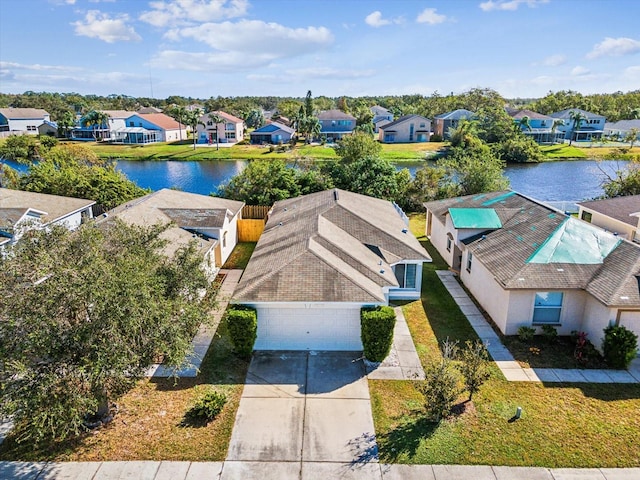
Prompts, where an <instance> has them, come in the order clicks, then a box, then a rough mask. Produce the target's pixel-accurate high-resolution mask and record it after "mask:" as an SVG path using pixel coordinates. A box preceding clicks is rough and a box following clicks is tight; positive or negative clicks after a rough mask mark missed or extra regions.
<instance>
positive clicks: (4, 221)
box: [0, 188, 96, 245]
mask: <svg viewBox="0 0 640 480" xmlns="http://www.w3.org/2000/svg"><path fill="white" fill-rule="evenodd" d="M95 203H96V202H94V201H93V200H85V199H82V198H71V197H63V196H60V195H49V194H45V193H35V192H25V191H22V190H10V189H8V188H0V245H6V244H9V243H12V242H15V241H17V240H19V239H20V236H21V235H22V234H24V232H25V231H26V230H29V229H32V228H46V227H50V226H53V225H62V226H64V227H66V228H68V229H70V230H73V229H75V228H77V227H79V226H80V224H81V223H83V222H85V221H86V220H88V219H90V218H93V213H92V210H91V207H92V206H93V205H95Z"/></svg>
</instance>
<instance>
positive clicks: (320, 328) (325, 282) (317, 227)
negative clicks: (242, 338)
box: [232, 189, 431, 350]
mask: <svg viewBox="0 0 640 480" xmlns="http://www.w3.org/2000/svg"><path fill="white" fill-rule="evenodd" d="M407 223H408V219H407V218H406V216H404V214H403V213H402V211H401V210H400V209H399V208H398V207H397V206H395V205H394V204H392V203H391V202H389V201H386V200H380V199H377V198H372V197H368V196H365V195H360V194H357V193H352V192H347V191H344V190H338V189H332V190H325V191H322V192H317V193H312V194H309V195H303V196H300V197H296V198H290V199H288V200H281V201H279V202H276V203H275V204H274V206H273V209H272V212H271V214H270V216H269V220H268V221H267V224H266V226H265V229H264V232H263V234H262V236H261V237H260V240H259V241H258V244H257V245H256V249H255V251H254V253H253V255H252V256H251V259H250V260H249V263H248V265H247V268H246V269H245V271H244V274H243V275H242V278H241V279H240V283H239V285H238V287H237V288H236V290H235V293H234V295H233V298H232V302H233V303H237V304H243V305H248V306H252V307H254V308H256V310H257V313H258V338H257V340H256V344H255V349H256V350H362V343H361V340H360V310H361V308H362V307H366V306H375V305H388V304H389V301H390V300H394V299H396V300H400V299H418V298H420V288H421V281H422V264H423V262H429V261H431V259H430V257H429V255H428V253H427V252H426V251H425V250H424V248H423V247H422V246H421V245H420V243H419V242H418V241H417V240H416V238H415V237H414V236H413V235H412V234H411V232H410V231H409V230H408V226H407Z"/></svg>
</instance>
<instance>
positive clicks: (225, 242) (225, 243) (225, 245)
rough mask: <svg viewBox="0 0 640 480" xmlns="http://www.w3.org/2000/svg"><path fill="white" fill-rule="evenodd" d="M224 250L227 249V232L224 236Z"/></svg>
mask: <svg viewBox="0 0 640 480" xmlns="http://www.w3.org/2000/svg"><path fill="white" fill-rule="evenodd" d="M222 248H227V232H224V233H223V234H222Z"/></svg>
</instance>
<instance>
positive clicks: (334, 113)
mask: <svg viewBox="0 0 640 480" xmlns="http://www.w3.org/2000/svg"><path fill="white" fill-rule="evenodd" d="M318 120H356V117H354V116H353V115H349V114H348V113H344V112H343V111H342V110H325V111H324V112H320V113H319V114H318Z"/></svg>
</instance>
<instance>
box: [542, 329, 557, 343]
mask: <svg viewBox="0 0 640 480" xmlns="http://www.w3.org/2000/svg"><path fill="white" fill-rule="evenodd" d="M542 336H543V337H544V339H545V340H546V341H547V343H555V342H556V341H557V340H558V330H557V329H556V327H554V326H553V325H543V326H542Z"/></svg>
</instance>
